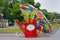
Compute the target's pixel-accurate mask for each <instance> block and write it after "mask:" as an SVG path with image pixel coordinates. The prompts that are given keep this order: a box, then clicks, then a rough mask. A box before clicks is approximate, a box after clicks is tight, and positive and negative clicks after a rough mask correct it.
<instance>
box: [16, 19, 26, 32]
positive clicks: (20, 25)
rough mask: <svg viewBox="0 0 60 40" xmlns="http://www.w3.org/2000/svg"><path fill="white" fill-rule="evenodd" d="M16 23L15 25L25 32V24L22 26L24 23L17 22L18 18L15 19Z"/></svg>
mask: <svg viewBox="0 0 60 40" xmlns="http://www.w3.org/2000/svg"><path fill="white" fill-rule="evenodd" d="M16 23H17V25H18V26H19V28H20V29H21V30H22V31H23V33H25V26H24V24H21V23H20V22H19V20H16Z"/></svg>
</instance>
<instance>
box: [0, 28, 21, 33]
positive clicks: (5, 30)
mask: <svg viewBox="0 0 60 40" xmlns="http://www.w3.org/2000/svg"><path fill="white" fill-rule="evenodd" d="M16 32H21V30H20V29H19V28H15V29H4V30H0V33H16Z"/></svg>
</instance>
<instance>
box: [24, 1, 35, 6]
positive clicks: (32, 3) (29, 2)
mask: <svg viewBox="0 0 60 40" xmlns="http://www.w3.org/2000/svg"><path fill="white" fill-rule="evenodd" d="M23 1H24V4H26V3H28V4H31V5H33V6H34V0H23Z"/></svg>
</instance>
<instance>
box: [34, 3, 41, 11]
mask: <svg viewBox="0 0 60 40" xmlns="http://www.w3.org/2000/svg"><path fill="white" fill-rule="evenodd" d="M40 6H41V4H40V3H39V2H37V3H36V5H35V7H36V8H38V10H40Z"/></svg>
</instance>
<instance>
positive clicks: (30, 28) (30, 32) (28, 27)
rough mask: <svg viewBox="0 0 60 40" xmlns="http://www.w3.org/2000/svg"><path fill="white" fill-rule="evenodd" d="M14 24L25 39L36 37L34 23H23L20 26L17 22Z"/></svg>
mask: <svg viewBox="0 0 60 40" xmlns="http://www.w3.org/2000/svg"><path fill="white" fill-rule="evenodd" d="M16 23H17V24H18V26H19V28H20V29H21V30H22V31H23V33H24V34H25V37H27V38H33V37H37V31H36V21H33V22H30V21H29V22H28V23H24V24H20V23H19V21H16Z"/></svg>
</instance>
